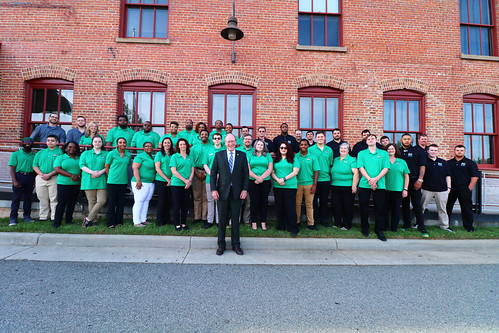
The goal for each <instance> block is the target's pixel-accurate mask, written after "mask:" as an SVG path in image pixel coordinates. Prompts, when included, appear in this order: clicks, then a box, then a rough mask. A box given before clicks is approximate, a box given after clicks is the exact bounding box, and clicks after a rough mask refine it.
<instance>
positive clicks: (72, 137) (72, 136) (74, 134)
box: [66, 127, 85, 143]
mask: <svg viewBox="0 0 499 333" xmlns="http://www.w3.org/2000/svg"><path fill="white" fill-rule="evenodd" d="M84 134H85V131H83V133H82V132H80V130H79V129H78V127H75V128H72V129H70V130H69V131H68V135H67V136H66V141H67V142H71V141H73V142H76V143H80V139H81V137H82V136H83V135H84Z"/></svg>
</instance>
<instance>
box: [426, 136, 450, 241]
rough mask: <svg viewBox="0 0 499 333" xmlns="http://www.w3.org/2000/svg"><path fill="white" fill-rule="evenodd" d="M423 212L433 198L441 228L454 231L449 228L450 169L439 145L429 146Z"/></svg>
mask: <svg viewBox="0 0 499 333" xmlns="http://www.w3.org/2000/svg"><path fill="white" fill-rule="evenodd" d="M423 180H424V181H423V186H422V187H423V199H422V202H423V212H424V210H425V209H426V207H428V204H429V203H430V201H431V199H432V198H435V204H436V205H437V210H438V219H439V220H440V229H442V230H446V231H449V232H454V231H453V230H452V229H451V228H449V216H448V215H447V210H446V206H447V198H448V196H449V190H450V170H449V167H448V165H447V162H446V161H445V160H444V159H441V158H439V157H438V146H437V145H436V144H431V145H429V146H428V164H427V166H426V170H425V173H424V179H423Z"/></svg>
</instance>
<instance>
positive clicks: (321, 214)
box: [314, 181, 331, 225]
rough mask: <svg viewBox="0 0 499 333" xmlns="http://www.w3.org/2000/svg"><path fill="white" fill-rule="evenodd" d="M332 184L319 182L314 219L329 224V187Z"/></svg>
mask: <svg viewBox="0 0 499 333" xmlns="http://www.w3.org/2000/svg"><path fill="white" fill-rule="evenodd" d="M330 184H331V182H329V181H327V182H317V190H316V192H315V195H314V219H315V221H316V223H315V224H316V225H317V221H320V222H327V202H328V200H329V187H330V186H331V185H330Z"/></svg>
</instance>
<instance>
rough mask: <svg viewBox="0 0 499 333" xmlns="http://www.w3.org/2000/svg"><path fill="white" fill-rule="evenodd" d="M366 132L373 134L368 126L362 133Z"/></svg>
mask: <svg viewBox="0 0 499 333" xmlns="http://www.w3.org/2000/svg"><path fill="white" fill-rule="evenodd" d="M364 133H369V134H371V131H370V130H368V129H367V128H366V129H365V130H363V131H362V133H361V134H364Z"/></svg>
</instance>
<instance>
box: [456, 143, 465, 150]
mask: <svg viewBox="0 0 499 333" xmlns="http://www.w3.org/2000/svg"><path fill="white" fill-rule="evenodd" d="M456 148H464V149H466V147H465V146H464V145H461V144H459V145H455V146H454V149H456Z"/></svg>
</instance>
